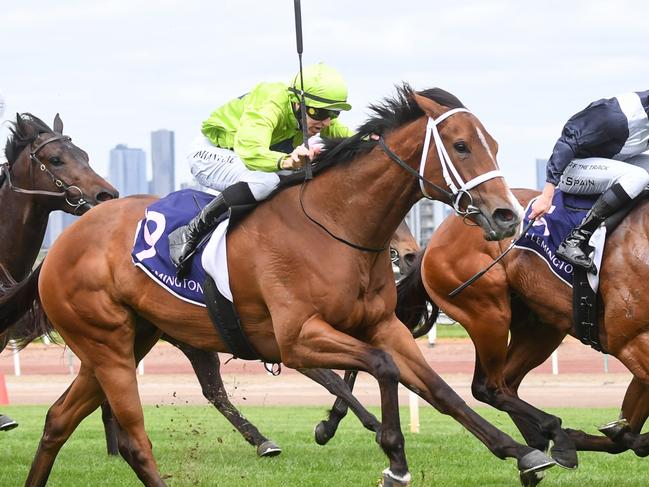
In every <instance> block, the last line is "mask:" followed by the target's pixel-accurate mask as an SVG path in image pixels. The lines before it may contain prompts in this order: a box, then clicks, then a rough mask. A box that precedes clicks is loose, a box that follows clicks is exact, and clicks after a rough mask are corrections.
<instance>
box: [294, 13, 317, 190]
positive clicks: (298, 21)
mask: <svg viewBox="0 0 649 487" xmlns="http://www.w3.org/2000/svg"><path fill="white" fill-rule="evenodd" d="M293 5H294V10H295V40H296V43H297V57H298V59H299V62H300V90H298V93H299V94H298V96H299V98H300V122H301V123H300V125H302V137H303V139H304V147H306V148H307V149H308V148H309V132H308V130H307V125H306V101H305V100H304V78H303V76H302V50H303V49H302V9H301V7H300V0H294V3H293ZM304 179H313V171H312V170H311V161H310V160H309V158H308V157H307V158H306V161H305V163H304Z"/></svg>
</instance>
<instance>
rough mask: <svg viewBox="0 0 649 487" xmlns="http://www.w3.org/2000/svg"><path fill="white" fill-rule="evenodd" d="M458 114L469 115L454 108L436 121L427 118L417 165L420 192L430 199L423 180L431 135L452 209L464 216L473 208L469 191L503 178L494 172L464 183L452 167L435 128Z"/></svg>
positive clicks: (465, 110) (500, 173)
mask: <svg viewBox="0 0 649 487" xmlns="http://www.w3.org/2000/svg"><path fill="white" fill-rule="evenodd" d="M460 112H466V113H471V112H470V111H469V110H467V109H466V108H454V109H452V110H449V111H448V112H444V113H443V114H442V115H440V116H439V117H437V119H434V118H432V117H428V124H426V137H425V139H424V148H423V150H422V152H421V163H420V164H419V175H420V176H421V177H420V179H419V187H420V188H421V192H422V193H423V194H424V196H425V197H426V198H428V199H432V198H431V196H430V195H429V194H428V193H427V192H426V188H425V179H424V172H425V170H426V161H427V160H428V149H429V147H430V136H431V134H432V135H433V139H434V140H435V146H436V147H437V156H438V157H439V162H440V164H441V166H442V174H443V176H444V180H445V181H446V185H447V186H448V188H449V189H450V190H451V193H452V195H453V201H452V204H453V208H454V209H455V211H456V212H457V213H459V214H464V215H466V214H468V213H471V212H473V208H475V207H473V204H472V203H473V198H471V195H470V193H469V190H470V189H472V188H475V187H476V186H478V185H480V184H482V183H484V182H485V181H489V180H490V179H494V178H504V177H505V176H504V175H503V173H502V171H500V170H494V171H489V172H486V173H484V174H481V175H479V176H476V177H475V178H473V179H471V180H469V181H466V182H464V180H463V179H462V176H460V173H459V172H458V171H457V169H456V168H455V166H454V165H453V161H452V160H451V157H450V156H449V155H448V152H447V151H446V147H444V142H443V141H442V137H441V136H440V134H439V130H438V129H437V126H438V125H439V124H440V123H441V122H443V121H444V120H446V119H447V118H449V117H450V116H451V115H455V114H456V113H460ZM465 195H466V196H467V197H468V198H469V204H468V205H467V208H466V209H465V210H461V209H460V206H459V205H460V200H461V199H462V197H463V196H465Z"/></svg>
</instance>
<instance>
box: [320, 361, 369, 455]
mask: <svg viewBox="0 0 649 487" xmlns="http://www.w3.org/2000/svg"><path fill="white" fill-rule="evenodd" d="M357 375H358V371H356V370H346V371H345V378H344V381H345V384H347V387H348V388H349V392H350V393H351V392H352V391H353V390H354V383H355V382H356V376H357ZM330 392H331V391H330ZM334 394H335V393H334ZM336 396H338V397H337V398H336V400H335V401H334V405H333V406H332V407H331V410H330V411H329V416H328V418H327V419H323V420H322V421H320V422H319V423H318V424H317V425H316V427H315V441H316V443H317V444H318V445H326V444H327V443H328V442H329V440H331V439H332V438H333V437H334V435H335V434H336V431H337V430H338V426H339V425H340V422H341V421H342V420H343V418H344V417H345V416H346V415H347V409H348V406H347V403H346V402H345V401H344V400H343V399H341V397H340V396H339V395H338V394H336ZM352 397H353V396H352ZM377 422H378V420H377ZM363 426H365V427H366V428H367V429H369V430H371V431H375V432H378V429H373V428H372V427H368V425H367V424H365V423H364V424H363ZM379 426H380V423H379ZM377 441H378V436H377Z"/></svg>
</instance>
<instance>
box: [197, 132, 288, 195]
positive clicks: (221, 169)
mask: <svg viewBox="0 0 649 487" xmlns="http://www.w3.org/2000/svg"><path fill="white" fill-rule="evenodd" d="M186 159H187V162H188V163H189V167H190V169H191V172H192V174H193V176H194V177H195V178H196V180H197V181H198V182H199V183H200V184H201V185H203V186H205V187H208V188H211V189H214V190H216V191H223V190H224V189H225V188H227V187H228V186H231V185H233V184H234V183H238V182H240V181H242V182H245V183H248V186H249V187H250V192H251V193H252V195H253V196H254V197H255V199H256V200H257V201H262V200H264V199H266V198H267V197H268V195H269V194H270V193H272V192H273V191H274V190H275V188H277V186H278V185H279V176H278V175H277V174H275V173H274V172H264V171H252V170H250V169H248V168H247V167H246V165H245V164H244V163H243V161H242V160H241V158H240V157H239V156H238V155H237V154H236V153H235V152H234V151H232V150H230V149H222V148H220V147H216V146H215V145H213V144H212V143H211V142H210V141H209V139H208V138H207V137H204V136H202V135H201V136H200V137H197V138H196V139H194V141H193V142H192V145H191V149H190V151H189V153H188V154H187V157H186Z"/></svg>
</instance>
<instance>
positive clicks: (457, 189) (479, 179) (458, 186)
mask: <svg viewBox="0 0 649 487" xmlns="http://www.w3.org/2000/svg"><path fill="white" fill-rule="evenodd" d="M461 112H466V113H471V112H470V111H469V110H467V109H466V108H453V109H451V110H449V111H447V112H444V113H443V114H442V115H440V116H439V117H437V118H436V119H434V118H432V117H428V123H427V124H426V135H425V136H424V148H423V150H422V152H421V162H420V164H419V171H416V170H415V169H413V168H412V167H410V166H409V165H408V164H407V163H406V162H405V161H403V159H401V158H400V157H399V156H398V155H396V154H395V153H394V152H393V151H392V150H391V149H390V148H389V147H388V146H387V144H386V143H385V140H384V139H383V136H379V138H378V144H379V145H380V146H381V149H383V151H384V152H385V153H386V154H387V155H388V157H390V159H392V160H393V161H394V162H396V163H397V164H398V165H399V166H401V167H402V168H403V169H405V170H406V171H407V172H409V173H410V174H412V175H413V176H414V177H415V178H417V179H418V180H419V187H420V188H421V192H422V194H423V195H424V197H425V198H428V199H433V198H432V197H431V196H430V195H429V194H428V192H427V191H426V188H425V185H426V184H428V185H430V186H432V187H433V188H434V189H435V191H438V192H439V193H441V194H443V195H444V196H446V198H447V200H448V203H449V204H450V205H451V206H452V207H453V209H454V210H455V212H456V213H457V214H458V215H460V216H461V217H462V218H463V219H464V221H465V222H466V221H467V219H468V218H469V217H471V216H472V215H477V214H480V210H479V209H478V208H477V207H476V206H475V205H474V204H473V197H472V196H471V193H470V191H471V189H473V188H475V187H476V186H479V185H480V184H482V183H484V182H485V181H489V180H490V179H494V178H504V177H505V176H504V175H503V173H502V171H500V170H493V171H487V172H486V173H484V174H480V175H479V176H476V177H475V178H473V179H470V180H469V181H466V182H465V181H464V180H463V179H462V176H461V175H460V173H459V172H458V170H457V169H456V167H455V165H454V164H453V161H452V160H451V157H450V156H449V155H448V152H447V151H446V147H444V142H443V141H442V137H441V135H440V134H439V130H438V129H437V126H438V125H439V124H440V123H441V122H443V121H444V120H446V119H447V118H449V117H450V116H452V115H455V114H456V113H461ZM431 135H432V137H433V139H434V140H435V147H436V148H437V156H438V158H439V161H440V165H441V166H442V174H443V176H444V180H445V181H446V185H447V186H448V188H449V189H450V191H447V190H446V189H444V188H442V187H441V186H439V185H437V184H435V183H433V182H432V181H430V180H428V179H426V178H425V177H424V173H425V170H426V162H427V161H428V148H429V147H430V139H431ZM305 187H306V180H305V181H304V182H303V183H302V187H301V189H300V206H301V207H302V211H303V213H304V214H305V215H306V217H307V218H308V219H309V220H311V222H313V223H315V224H316V225H318V226H319V227H320V228H322V229H323V230H324V231H325V232H326V233H327V234H328V235H329V236H330V237H332V238H334V239H336V240H338V241H339V242H342V243H344V244H345V245H348V246H350V247H352V248H354V249H357V250H362V251H364V252H373V253H378V252H382V251H384V250H385V249H386V246H387V244H385V245H383V246H382V247H365V246H363V245H358V244H355V243H352V242H350V241H348V240H346V239H344V238H342V237H339V236H337V235H335V234H334V233H333V232H331V231H330V230H329V229H328V228H326V227H325V226H324V225H323V224H322V223H320V222H319V221H317V220H316V219H314V218H313V217H311V215H309V214H308V213H307V211H306V209H305V208H304V201H303V194H304V190H305ZM465 196H466V197H467V198H468V204H467V205H466V208H465V209H462V207H461V202H462V199H463V198H464V197H465Z"/></svg>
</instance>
